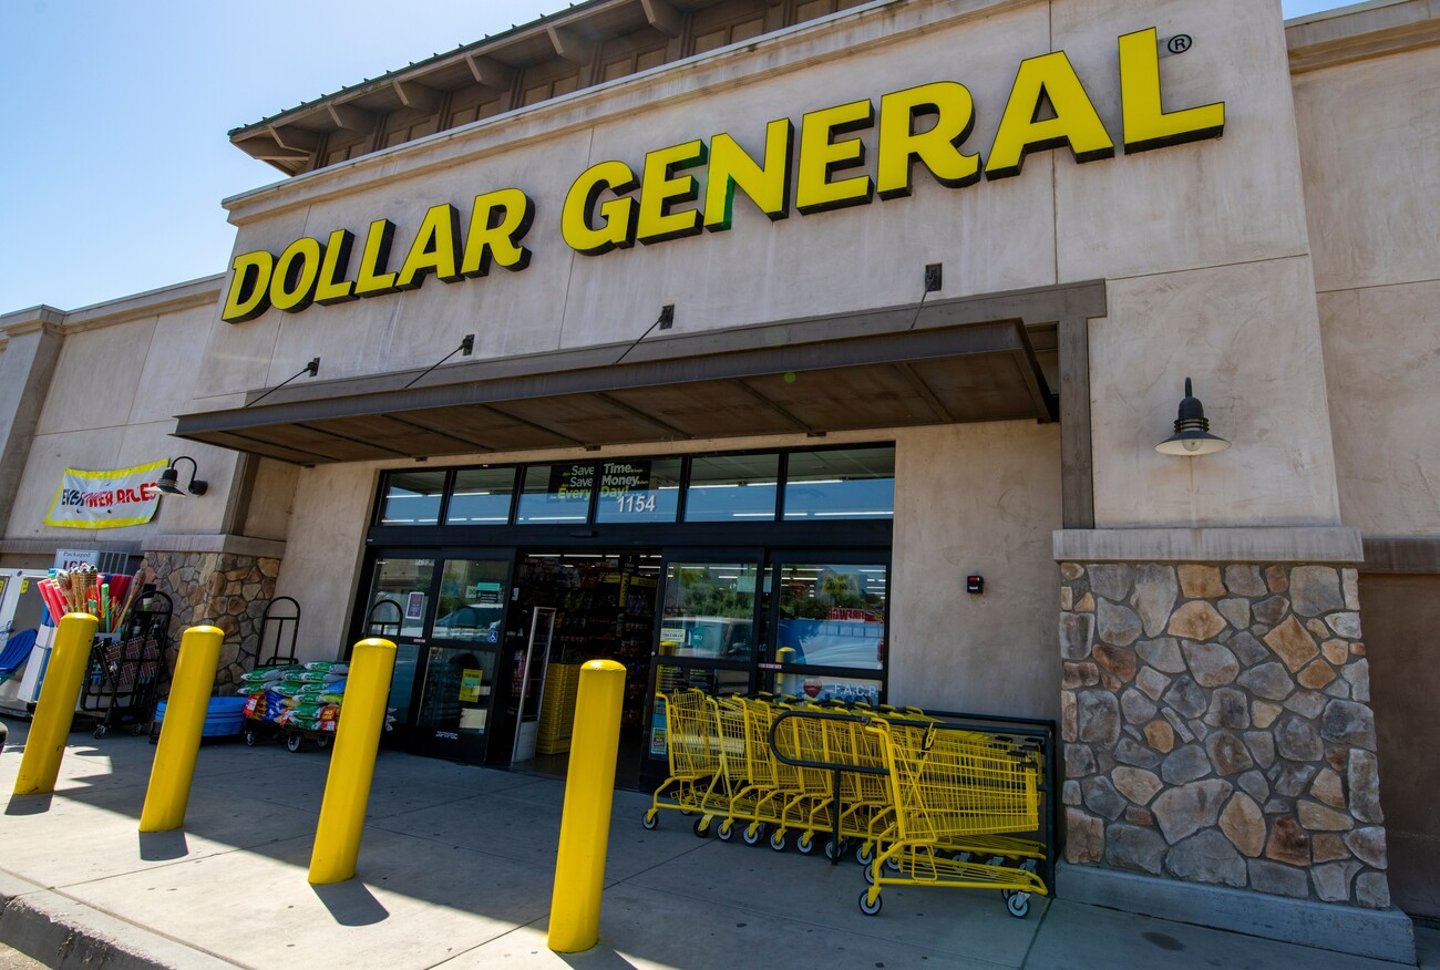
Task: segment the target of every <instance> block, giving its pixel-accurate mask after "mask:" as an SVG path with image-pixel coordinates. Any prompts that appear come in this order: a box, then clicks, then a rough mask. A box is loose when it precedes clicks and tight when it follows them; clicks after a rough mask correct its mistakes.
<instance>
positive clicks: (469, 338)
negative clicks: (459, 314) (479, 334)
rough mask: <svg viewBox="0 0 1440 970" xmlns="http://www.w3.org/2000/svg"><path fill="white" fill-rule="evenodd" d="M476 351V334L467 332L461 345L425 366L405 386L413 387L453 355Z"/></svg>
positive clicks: (464, 355)
mask: <svg viewBox="0 0 1440 970" xmlns="http://www.w3.org/2000/svg"><path fill="white" fill-rule="evenodd" d="M474 352H475V335H474V334H473V333H467V334H466V335H465V336H464V337H462V338H461V339H460V346H458V347H456V348H455V349H454V350H452V351H450V353H448V354H446V355H445V356H444V357H441V358H440V359H439V360H437V361H436V362H435V363H433V364H431V365H430V366H429V367H427V368H425V369H424V370H423V371H421V372H420V373H419V374H418V375H416V376H415V378H414V379H413V380H411V381H410V383H409V384H406V385H405V387H413V386H414V385H415V382H416V381H418V380H420V378H422V377H424V376H425V375H426V374H429V373H430V372H431V371H432V370H434V369H435V368H437V367H439V366H440V365H441V364H443V363H445V362H446V361H447V360H449V359H450V358H451V357H454V356H455V355H456V354H459V355H460V356H461V357H469V356H470V355H471V354H473V353H474ZM405 387H402V388H401V390H402V391H403V390H404V389H405Z"/></svg>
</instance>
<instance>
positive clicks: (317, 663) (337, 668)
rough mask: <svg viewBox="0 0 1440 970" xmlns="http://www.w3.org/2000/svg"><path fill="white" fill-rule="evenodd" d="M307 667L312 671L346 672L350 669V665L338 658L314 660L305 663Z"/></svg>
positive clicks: (323, 672) (324, 672)
mask: <svg viewBox="0 0 1440 970" xmlns="http://www.w3.org/2000/svg"><path fill="white" fill-rule="evenodd" d="M305 669H306V670H308V671H310V672H311V673H320V674H344V673H347V672H348V671H349V670H350V665H349V664H345V663H341V662H340V661H338V660H312V661H310V662H309V663H307V664H306V665H305Z"/></svg>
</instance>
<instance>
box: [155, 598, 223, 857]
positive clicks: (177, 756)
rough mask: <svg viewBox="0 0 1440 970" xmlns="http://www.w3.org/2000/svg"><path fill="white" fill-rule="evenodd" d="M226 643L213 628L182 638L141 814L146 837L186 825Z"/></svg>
mask: <svg viewBox="0 0 1440 970" xmlns="http://www.w3.org/2000/svg"><path fill="white" fill-rule="evenodd" d="M224 642H225V631H224V630H221V629H220V628H219V627H214V626H192V627H190V629H188V630H186V631H185V635H184V636H183V637H181V638H180V659H179V660H178V661H177V662H176V664H175V676H174V677H172V678H171V680H170V696H169V697H168V698H167V699H166V701H165V720H164V721H162V722H161V724H160V741H159V742H158V744H157V745H156V748H155V761H154V762H153V763H152V764H151V766H150V784H149V787H147V788H146V789H145V807H144V808H143V809H141V811H140V831H142V832H168V831H170V830H171V829H178V828H179V827H180V826H182V825H184V824H185V806H186V805H187V804H188V803H189V801H190V783H191V782H192V781H193V780H194V778H195V756H196V755H197V754H199V753H200V735H201V734H202V733H203V732H204V730H205V714H206V710H207V708H208V707H209V704H210V688H211V687H212V686H214V684H215V668H216V667H217V666H218V665H219V663H220V645H221V644H222V643H224Z"/></svg>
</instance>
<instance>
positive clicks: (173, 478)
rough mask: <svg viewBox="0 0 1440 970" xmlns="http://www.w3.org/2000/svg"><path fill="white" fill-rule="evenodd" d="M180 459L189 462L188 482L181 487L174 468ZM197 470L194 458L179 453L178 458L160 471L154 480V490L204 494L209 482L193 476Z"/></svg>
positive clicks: (181, 493)
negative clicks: (157, 477) (158, 476)
mask: <svg viewBox="0 0 1440 970" xmlns="http://www.w3.org/2000/svg"><path fill="white" fill-rule="evenodd" d="M182 461H188V462H189V463H190V484H188V485H186V486H185V488H183V489H182V488H181V487H180V482H179V479H180V472H179V471H177V470H176V468H175V466H176V465H177V464H178V463H180V462H182ZM199 471H200V467H199V466H198V465H196V464H195V459H194V458H191V457H190V456H189V455H181V456H180V457H179V458H174V459H172V460H171V462H170V466H169V467H168V468H166V469H165V470H164V471H162V472H161V473H160V478H159V479H157V480H156V482H155V489H156V491H159V492H164V493H165V494H166V495H184V494H185V493H186V492H189V493H190V494H191V495H204V494H205V492H206V491H207V490H208V489H209V488H210V483H209V482H206V481H202V480H201V479H198V478H196V477H195V476H196V475H197V474H198V473H199Z"/></svg>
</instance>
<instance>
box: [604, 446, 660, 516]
mask: <svg viewBox="0 0 1440 970" xmlns="http://www.w3.org/2000/svg"><path fill="white" fill-rule="evenodd" d="M680 466H681V461H680V459H679V458H624V459H618V460H616V461H605V462H601V463H600V504H599V505H598V506H596V510H595V521H597V522H674V521H675V513H676V511H677V510H678V509H679V507H680Z"/></svg>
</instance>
